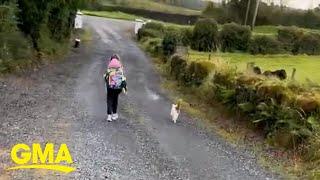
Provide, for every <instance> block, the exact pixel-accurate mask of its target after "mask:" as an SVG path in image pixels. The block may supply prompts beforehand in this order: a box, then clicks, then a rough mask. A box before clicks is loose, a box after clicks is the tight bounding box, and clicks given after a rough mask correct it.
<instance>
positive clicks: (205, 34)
mask: <svg viewBox="0 0 320 180" xmlns="http://www.w3.org/2000/svg"><path fill="white" fill-rule="evenodd" d="M217 39H218V25H217V22H216V21H215V20H214V19H201V20H199V21H198V22H197V23H196V24H195V27H194V29H193V34H192V43H191V48H192V49H194V50H198V51H216V50H217V47H218V44H217Z"/></svg>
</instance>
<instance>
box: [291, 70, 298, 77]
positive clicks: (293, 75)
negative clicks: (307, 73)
mask: <svg viewBox="0 0 320 180" xmlns="http://www.w3.org/2000/svg"><path fill="white" fill-rule="evenodd" d="M296 72H297V69H296V68H293V70H292V74H291V80H294V78H295V76H296Z"/></svg>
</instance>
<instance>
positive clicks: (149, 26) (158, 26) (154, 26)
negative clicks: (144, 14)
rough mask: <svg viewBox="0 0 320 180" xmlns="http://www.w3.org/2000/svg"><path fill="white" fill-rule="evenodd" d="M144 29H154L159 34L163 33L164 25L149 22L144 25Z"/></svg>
mask: <svg viewBox="0 0 320 180" xmlns="http://www.w3.org/2000/svg"><path fill="white" fill-rule="evenodd" d="M144 28H146V29H154V30H157V31H160V32H164V25H163V24H162V23H157V22H149V23H147V24H145V25H144Z"/></svg>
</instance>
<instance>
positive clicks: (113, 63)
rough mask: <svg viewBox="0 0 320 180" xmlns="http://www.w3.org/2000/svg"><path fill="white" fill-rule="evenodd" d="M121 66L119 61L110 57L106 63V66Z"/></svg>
mask: <svg viewBox="0 0 320 180" xmlns="http://www.w3.org/2000/svg"><path fill="white" fill-rule="evenodd" d="M121 67H122V64H121V62H120V61H119V60H118V59H116V58H113V59H111V61H110V63H109V64H108V68H121Z"/></svg>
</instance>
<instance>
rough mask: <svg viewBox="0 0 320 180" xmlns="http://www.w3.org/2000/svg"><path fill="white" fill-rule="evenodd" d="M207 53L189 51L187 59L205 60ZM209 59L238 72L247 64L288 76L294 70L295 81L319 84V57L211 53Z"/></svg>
mask: <svg viewBox="0 0 320 180" xmlns="http://www.w3.org/2000/svg"><path fill="white" fill-rule="evenodd" d="M208 57H209V53H202V52H196V51H190V56H189V59H192V60H198V59H199V60H207V59H208ZM211 59H220V60H224V61H227V62H229V63H230V64H231V65H234V66H236V67H237V68H238V70H240V71H242V70H245V69H246V67H247V63H248V62H255V64H256V65H258V66H260V67H261V68H262V70H263V71H264V70H277V69H285V70H286V71H287V73H288V75H289V76H290V75H291V73H292V69H293V68H296V69H297V73H296V80H298V81H300V82H302V83H303V82H306V78H308V79H310V80H311V81H313V82H316V83H320V71H319V67H320V56H307V55H298V56H293V55H287V54H283V55H250V54H246V53H213V54H212V55H211Z"/></svg>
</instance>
